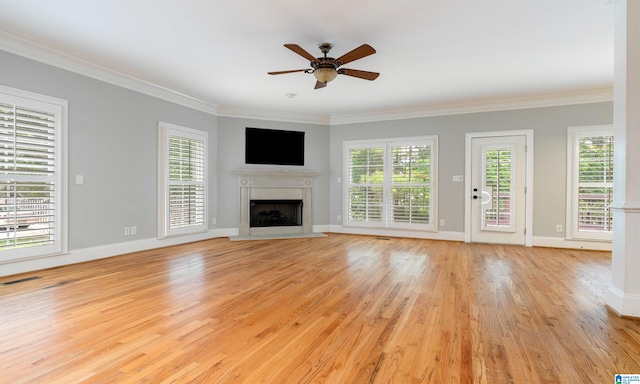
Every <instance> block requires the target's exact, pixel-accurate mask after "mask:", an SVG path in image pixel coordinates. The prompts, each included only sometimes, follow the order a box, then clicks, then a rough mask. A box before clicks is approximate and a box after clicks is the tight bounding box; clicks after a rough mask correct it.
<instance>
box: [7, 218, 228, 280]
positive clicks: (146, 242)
mask: <svg viewBox="0 0 640 384" xmlns="http://www.w3.org/2000/svg"><path fill="white" fill-rule="evenodd" d="M218 232H219V230H215V229H214V230H210V231H207V232H202V233H198V234H193V235H187V236H176V237H167V238H164V239H156V238H152V239H141V240H135V241H128V242H125V243H116V244H108V245H102V246H97V247H91V248H83V249H74V250H71V251H69V252H67V253H63V254H57V255H49V256H42V257H34V258H29V259H21V260H12V261H7V262H5V263H2V264H0V276H9V275H15V274H18V273H24V272H29V271H38V270H41V269H45V268H53V267H60V266H63V265H69V264H76V263H83V262H85V261H91V260H98V259H104V258H107V257H112V256H118V255H123V254H125V253H131V252H138V251H144V250H148V249H154V248H161V247H168V246H171V245H177V244H185V243H192V242H194V241H200V240H207V239H213V238H216V237H221V236H220V235H219V233H218Z"/></svg>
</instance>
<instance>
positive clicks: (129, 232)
mask: <svg viewBox="0 0 640 384" xmlns="http://www.w3.org/2000/svg"><path fill="white" fill-rule="evenodd" d="M130 234H131V227H124V235H125V236H129V235H130Z"/></svg>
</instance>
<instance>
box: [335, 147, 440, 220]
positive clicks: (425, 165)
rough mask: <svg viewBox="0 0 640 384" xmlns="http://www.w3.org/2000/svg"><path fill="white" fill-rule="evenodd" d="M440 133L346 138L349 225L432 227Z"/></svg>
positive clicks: (346, 197)
mask: <svg viewBox="0 0 640 384" xmlns="http://www.w3.org/2000/svg"><path fill="white" fill-rule="evenodd" d="M436 146H437V137H435V136H429V137H416V138H406V139H387V140H371V141H354V142H345V147H344V148H345V152H344V154H345V158H344V164H345V174H346V176H347V182H346V183H345V211H344V214H345V216H346V220H345V225H347V226H349V225H352V226H362V227H377V228H395V229H410V230H433V229H434V225H433V223H434V220H435V215H434V213H435V209H434V205H435V196H434V191H435V190H436V188H435V185H434V182H435V180H436V179H437V178H436V177H435V172H436V167H435V161H436V159H437V156H436V152H437V149H436Z"/></svg>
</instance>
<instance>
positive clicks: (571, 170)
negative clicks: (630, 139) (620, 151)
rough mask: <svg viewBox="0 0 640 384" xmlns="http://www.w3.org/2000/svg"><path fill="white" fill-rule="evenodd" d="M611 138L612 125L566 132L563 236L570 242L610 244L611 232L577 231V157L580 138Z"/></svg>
mask: <svg viewBox="0 0 640 384" xmlns="http://www.w3.org/2000/svg"><path fill="white" fill-rule="evenodd" d="M590 136H613V125H610V124H607V125H592V126H577V127H569V128H568V130H567V200H566V201H567V207H566V219H565V231H566V232H565V236H566V237H567V238H568V239H571V240H594V241H606V242H610V241H611V239H612V232H599V231H593V232H583V231H582V232H581V231H578V225H577V223H578V210H577V209H576V207H577V199H578V196H577V194H578V161H579V160H578V156H579V149H578V145H579V140H580V138H581V137H590Z"/></svg>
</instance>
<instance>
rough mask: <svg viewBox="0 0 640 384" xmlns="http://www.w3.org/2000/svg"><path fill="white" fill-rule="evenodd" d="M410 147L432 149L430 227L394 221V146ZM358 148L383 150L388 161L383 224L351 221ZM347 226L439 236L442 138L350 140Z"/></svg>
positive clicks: (346, 150) (345, 207)
mask: <svg viewBox="0 0 640 384" xmlns="http://www.w3.org/2000/svg"><path fill="white" fill-rule="evenodd" d="M410 145H429V146H430V147H431V167H430V171H431V177H430V180H431V182H430V193H431V196H430V208H429V213H430V214H429V223H428V224H418V223H397V222H393V221H392V220H391V208H392V207H391V202H392V198H391V190H392V188H393V184H392V178H391V176H392V166H393V165H392V164H391V161H390V160H391V156H392V155H391V154H392V151H391V148H392V147H394V146H410ZM356 148H383V151H384V155H383V158H384V161H383V172H384V180H383V183H382V188H383V210H382V219H381V220H380V221H372V222H365V221H349V187H350V186H351V180H350V177H349V168H350V164H349V150H351V149H356ZM343 180H344V183H343V184H344V185H343V195H342V196H343V202H342V207H343V212H342V217H343V226H345V227H363V228H384V229H397V230H416V231H429V232H437V229H438V225H437V223H438V183H437V182H438V136H436V135H434V136H419V137H403V138H387V139H372V140H350V141H345V142H344V143H343Z"/></svg>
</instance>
